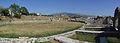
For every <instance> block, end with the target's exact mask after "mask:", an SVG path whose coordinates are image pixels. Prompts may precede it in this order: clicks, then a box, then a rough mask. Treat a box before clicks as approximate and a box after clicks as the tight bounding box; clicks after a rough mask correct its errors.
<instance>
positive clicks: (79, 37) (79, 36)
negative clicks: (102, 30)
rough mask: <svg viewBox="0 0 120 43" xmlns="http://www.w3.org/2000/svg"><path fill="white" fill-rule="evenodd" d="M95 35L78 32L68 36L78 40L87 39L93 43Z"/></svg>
mask: <svg viewBox="0 0 120 43" xmlns="http://www.w3.org/2000/svg"><path fill="white" fill-rule="evenodd" d="M95 37H96V35H94V34H82V33H79V34H76V35H73V36H71V37H70V38H72V39H76V40H79V41H87V42H92V43H95Z"/></svg>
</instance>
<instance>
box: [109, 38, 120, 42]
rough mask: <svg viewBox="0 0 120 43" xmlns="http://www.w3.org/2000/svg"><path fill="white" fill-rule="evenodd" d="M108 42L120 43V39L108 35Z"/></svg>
mask: <svg viewBox="0 0 120 43" xmlns="http://www.w3.org/2000/svg"><path fill="white" fill-rule="evenodd" d="M107 39H108V43H120V40H119V39H118V38H116V37H107Z"/></svg>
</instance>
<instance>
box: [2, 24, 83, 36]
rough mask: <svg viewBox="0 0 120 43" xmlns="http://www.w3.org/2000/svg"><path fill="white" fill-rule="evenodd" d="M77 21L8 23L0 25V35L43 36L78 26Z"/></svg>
mask: <svg viewBox="0 0 120 43" xmlns="http://www.w3.org/2000/svg"><path fill="white" fill-rule="evenodd" d="M80 26H82V25H81V23H78V22H38V23H22V24H8V25H4V26H1V27H0V37H20V36H21V37H44V36H50V35H54V34H59V33H63V32H67V31H71V30H74V29H77V28H79V27H80Z"/></svg>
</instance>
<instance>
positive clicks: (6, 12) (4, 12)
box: [1, 9, 9, 16]
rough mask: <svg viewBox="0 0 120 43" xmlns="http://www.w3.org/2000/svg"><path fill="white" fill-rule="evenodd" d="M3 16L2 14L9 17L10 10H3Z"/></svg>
mask: <svg viewBox="0 0 120 43" xmlns="http://www.w3.org/2000/svg"><path fill="white" fill-rule="evenodd" d="M1 14H2V16H9V11H8V9H2V11H1Z"/></svg>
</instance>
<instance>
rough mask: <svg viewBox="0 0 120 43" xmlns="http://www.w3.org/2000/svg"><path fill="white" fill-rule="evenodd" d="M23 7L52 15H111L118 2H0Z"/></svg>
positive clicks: (48, 0)
mask: <svg viewBox="0 0 120 43" xmlns="http://www.w3.org/2000/svg"><path fill="white" fill-rule="evenodd" d="M13 3H17V4H18V5H21V6H25V7H26V8H27V9H28V10H29V12H41V13H43V14H52V13H57V12H73V13H81V14H86V15H105V16H107V15H111V16H112V15H113V13H114V9H115V8H116V7H117V6H120V0H0V6H4V7H9V6H10V5H11V4H13Z"/></svg>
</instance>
